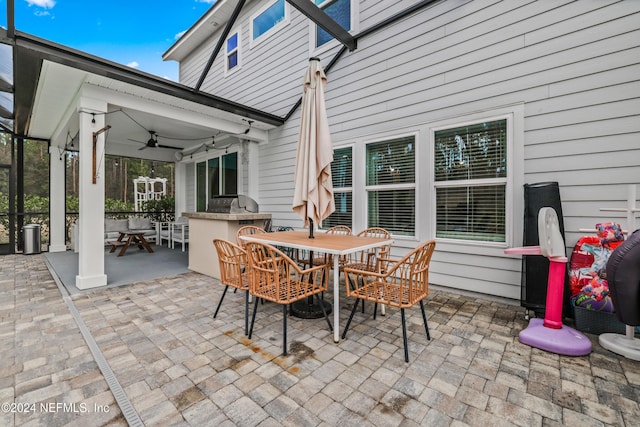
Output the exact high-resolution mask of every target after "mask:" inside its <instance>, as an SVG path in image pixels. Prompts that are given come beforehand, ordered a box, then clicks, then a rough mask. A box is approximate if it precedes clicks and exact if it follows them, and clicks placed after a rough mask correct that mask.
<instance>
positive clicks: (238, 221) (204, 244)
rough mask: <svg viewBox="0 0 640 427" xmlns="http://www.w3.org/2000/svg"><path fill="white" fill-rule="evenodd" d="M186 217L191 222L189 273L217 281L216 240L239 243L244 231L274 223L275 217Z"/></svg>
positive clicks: (192, 214) (205, 214)
mask: <svg viewBox="0 0 640 427" xmlns="http://www.w3.org/2000/svg"><path fill="white" fill-rule="evenodd" d="M182 216H185V217H187V218H189V269H190V270H193V271H195V272H197V273H201V274H206V275H207V276H211V277H214V278H216V279H219V278H220V266H219V264H218V255H217V254H216V249H215V247H214V246H213V239H215V238H219V239H226V240H229V241H230V242H233V243H236V232H237V231H238V229H239V228H240V227H244V226H245V225H257V226H258V227H263V226H264V222H265V220H267V219H271V214H264V213H212V212H183V213H182Z"/></svg>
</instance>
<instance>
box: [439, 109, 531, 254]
mask: <svg viewBox="0 0 640 427" xmlns="http://www.w3.org/2000/svg"><path fill="white" fill-rule="evenodd" d="M516 110H517V109H516V108H511V109H509V108H507V109H505V110H502V111H493V112H487V113H478V114H473V115H468V116H463V117H458V118H457V119H452V120H447V121H443V122H440V123H434V124H431V125H429V128H428V134H429V138H428V139H429V151H430V152H429V167H430V169H431V171H430V173H429V201H430V204H431V208H430V219H431V221H430V225H429V228H430V230H431V232H430V238H431V239H434V240H436V241H437V242H441V243H445V244H453V245H463V246H483V247H493V248H500V249H502V248H507V247H510V246H513V241H514V231H515V230H514V228H515V223H516V222H517V221H516V220H515V218H514V212H515V211H516V210H517V209H516V208H515V202H514V191H513V189H514V182H515V181H516V173H517V171H516V170H515V169H514V168H515V164H514V155H515V154H514V153H515V152H516V151H519V150H518V145H519V144H520V143H519V142H518V141H516V127H517V126H518V123H517V121H518V120H520V119H521V117H519V115H520V114H522V112H521V111H516ZM498 120H506V123H507V124H506V127H507V129H506V132H507V155H506V161H507V175H506V177H505V178H484V179H474V180H455V181H440V182H437V181H435V176H434V173H435V168H434V167H433V165H434V161H435V133H436V132H437V131H439V130H444V129H452V128H457V127H463V126H468V125H473V124H478V123H482V122H493V121H498ZM500 183H504V187H505V241H504V242H491V241H482V240H465V239H453V238H446V237H436V232H437V231H436V227H437V217H436V215H437V206H436V189H437V188H454V187H455V188H462V187H470V186H474V187H475V186H483V185H497V184H500Z"/></svg>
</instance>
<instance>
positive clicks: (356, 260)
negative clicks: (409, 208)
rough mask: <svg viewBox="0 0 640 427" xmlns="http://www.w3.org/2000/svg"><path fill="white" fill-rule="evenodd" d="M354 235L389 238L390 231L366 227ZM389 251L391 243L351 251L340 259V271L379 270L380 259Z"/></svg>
mask: <svg viewBox="0 0 640 427" xmlns="http://www.w3.org/2000/svg"><path fill="white" fill-rule="evenodd" d="M356 236H358V237H377V238H380V239H388V240H391V233H390V232H389V231H388V230H385V229H384V228H381V227H370V228H366V229H364V230H362V231H361V232H359V233H358V234H357V235H356ZM390 252H391V244H388V245H384V246H380V247H378V248H371V249H366V250H364V251H360V252H356V253H353V254H351V255H349V256H348V257H347V258H346V259H345V260H343V261H342V263H341V264H340V271H344V269H345V268H347V267H348V268H352V269H354V270H365V271H381V269H382V268H383V266H382V265H381V264H380V260H381V259H385V258H388V257H389V253H390ZM362 312H363V313H364V302H363V303H362ZM383 314H384V307H383Z"/></svg>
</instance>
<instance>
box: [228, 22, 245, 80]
mask: <svg viewBox="0 0 640 427" xmlns="http://www.w3.org/2000/svg"><path fill="white" fill-rule="evenodd" d="M233 36H237V37H238V43H237V45H236V48H235V49H234V50H232V51H231V52H229V51H228V50H227V46H228V43H229V39H230V38H231V37H233ZM241 41H242V36H241V34H240V30H234V31H232V32H231V33H229V36H228V37H227V39H226V40H225V42H224V51H225V57H224V75H225V77H226V76H228V75H231V74H233V73H235V72H236V71H238V70H239V69H240V68H241V67H242V61H241V48H240V45H241ZM233 52H235V53H236V55H237V58H238V63H237V65H236V66H235V67H233V68H229V54H230V53H233Z"/></svg>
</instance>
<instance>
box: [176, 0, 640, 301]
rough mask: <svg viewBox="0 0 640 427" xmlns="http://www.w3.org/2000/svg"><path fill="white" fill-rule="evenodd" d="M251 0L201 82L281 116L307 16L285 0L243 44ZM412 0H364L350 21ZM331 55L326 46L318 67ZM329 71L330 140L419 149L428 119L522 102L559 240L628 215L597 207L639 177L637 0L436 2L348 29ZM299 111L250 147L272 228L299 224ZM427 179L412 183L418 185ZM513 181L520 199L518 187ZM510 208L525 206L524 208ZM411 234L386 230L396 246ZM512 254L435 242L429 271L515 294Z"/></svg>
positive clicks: (195, 58) (423, 230) (442, 281)
mask: <svg viewBox="0 0 640 427" xmlns="http://www.w3.org/2000/svg"><path fill="white" fill-rule="evenodd" d="M255 3H256V4H255V5H254V4H253V3H252V9H251V10H247V11H245V12H243V14H242V15H241V17H240V20H239V22H240V21H242V20H243V19H244V23H243V24H242V31H243V32H244V34H243V35H242V43H243V48H242V51H241V54H242V55H243V57H242V69H241V70H240V72H238V73H234V74H233V75H232V76H231V77H227V78H225V77H224V76H223V75H222V74H221V73H222V62H220V61H222V57H221V58H219V59H218V60H217V61H216V63H215V64H214V67H213V69H212V72H211V74H210V76H209V77H208V79H207V81H206V83H205V87H206V90H208V91H210V92H212V93H214V94H216V95H220V96H225V97H226V96H228V97H229V99H232V100H234V101H237V102H242V103H245V104H248V105H251V106H254V107H256V108H262V109H265V110H266V111H270V112H276V114H284V113H286V112H287V111H288V110H289V108H291V106H293V105H294V104H295V102H296V101H297V100H298V99H299V98H300V94H301V88H300V79H301V77H302V74H303V73H304V70H305V68H306V65H307V59H308V56H309V52H308V36H309V25H308V21H307V20H306V19H305V18H304V17H302V16H301V15H300V14H299V13H298V12H297V11H295V10H293V9H292V12H291V21H290V23H289V25H288V26H287V27H286V28H285V29H283V30H282V31H280V32H279V33H277V34H275V35H274V36H273V37H272V39H271V40H269V41H268V42H267V43H262V44H259V45H257V46H254V47H252V48H249V40H248V16H249V15H250V13H251V11H252V10H255V8H256V7H259V5H260V4H261V2H255ZM415 3H417V0H415V1H401V2H397V1H392V0H362V1H361V2H360V27H359V28H360V29H361V30H365V29H367V28H369V27H371V26H373V25H375V24H376V23H378V22H380V21H382V20H384V19H386V18H388V17H390V16H392V15H394V14H396V13H397V12H399V11H401V10H403V9H405V8H407V7H409V6H411V5H413V4H415ZM213 44H215V42H214V41H211V42H210V43H208V45H213ZM334 51H335V50H334ZM222 56H223V55H222ZM330 57H331V53H327V54H324V55H323V56H322V62H323V64H324V65H326V64H327V61H328V59H329V58H330ZM207 58H208V56H207V55H206V54H205V53H204V52H196V53H194V54H193V55H191V56H190V57H189V58H188V60H186V61H185V62H184V63H183V64H182V67H181V78H182V77H184V78H185V79H190V80H191V81H193V80H195V79H197V76H198V73H197V71H196V70H197V68H198V67H202V66H203V65H204V62H206V59H207ZM327 77H328V84H327V91H326V102H327V108H328V114H329V122H330V128H331V132H332V137H333V140H334V143H336V144H347V143H351V142H353V141H354V140H356V139H359V140H362V139H363V138H365V137H366V136H367V135H375V134H380V133H389V132H390V131H391V130H394V129H401V130H407V129H412V130H415V129H421V133H420V134H419V135H420V137H419V140H418V144H419V145H420V144H421V147H423V148H421V149H423V150H426V149H427V147H426V143H427V142H428V141H426V140H424V137H425V135H426V134H427V133H428V132H426V131H425V130H426V129H428V126H429V124H430V123H435V122H438V121H441V120H444V119H454V118H456V117H462V116H465V115H469V114H475V113H478V112H482V111H490V110H493V109H503V108H504V107H505V106H508V105H522V106H523V111H524V134H523V136H522V138H523V140H524V147H523V155H524V158H523V159H521V160H520V162H521V164H523V165H524V170H522V171H518V173H521V174H523V176H524V182H527V183H534V182H544V181H558V182H559V183H560V191H561V198H562V205H563V214H564V224H565V230H566V244H567V247H569V248H570V247H572V246H573V244H574V243H575V242H576V241H577V239H578V238H579V237H580V235H582V234H584V233H583V232H580V231H579V230H580V229H581V228H593V226H594V225H595V223H596V222H601V221H603V220H607V219H611V218H613V219H620V220H621V221H620V222H624V219H625V215H624V214H618V213H606V212H602V211H601V210H600V208H601V207H624V206H625V205H626V196H627V189H626V185H627V184H628V183H640V143H638V141H640V2H635V1H614V0H611V1H605V0H582V1H579V2H573V1H569V0H546V1H532V0H510V1H508V2H506V1H498V0H474V1H454V0H445V1H442V2H438V3H435V4H434V5H432V6H430V7H428V8H425V9H423V10H421V11H420V12H418V13H415V14H413V15H411V16H409V17H406V18H405V19H403V20H401V21H398V22H397V23H395V24H394V25H391V26H389V27H387V28H385V29H384V30H381V31H378V32H376V33H374V34H371V35H369V36H367V37H365V38H362V39H360V40H358V49H356V50H355V51H354V52H350V53H346V54H345V55H343V56H342V58H341V59H340V60H339V61H338V62H337V63H336V65H335V66H334V68H333V69H332V70H331V71H330V72H329V73H328V75H327ZM299 114H300V111H299V109H298V111H296V113H295V114H294V115H293V117H292V118H291V119H290V120H289V121H288V122H287V123H285V124H284V125H283V126H281V127H280V128H277V129H274V130H272V131H270V134H269V142H268V143H266V144H261V145H260V165H259V167H260V183H259V191H260V202H261V203H260V209H261V211H264V212H271V213H272V214H273V216H274V225H275V226H278V225H292V226H295V227H299V226H301V225H302V221H301V220H300V219H299V218H297V216H296V215H295V214H294V213H293V212H292V211H291V199H292V195H293V173H294V172H293V164H294V162H295V149H296V139H297V133H298V124H299ZM424 158H425V159H427V157H426V155H425V157H424ZM427 162H430V159H427ZM428 190H429V189H426V188H419V189H418V191H419V192H420V197H423V198H424V197H427V194H428ZM514 192H515V194H514V195H513V197H514V200H515V201H516V202H520V203H521V201H522V198H523V195H522V188H521V187H519V188H514ZM427 204H430V203H427ZM428 215H429V212H417V215H416V218H418V221H419V222H420V224H418V225H417V229H418V230H419V235H418V236H417V238H418V240H426V239H428V238H430V234H429V230H430V221H431V219H430V218H429V217H428ZM514 215H515V216H516V218H522V212H521V210H519V211H518V210H516V212H514ZM518 220H519V219H516V221H518ZM520 221H521V220H520ZM359 225H361V224H359ZM624 225H625V224H623V226H624ZM356 231H357V230H356ZM516 240H519V236H516ZM415 244H416V242H415V241H414V240H410V239H408V240H407V239H405V240H402V239H396V245H395V247H394V252H397V255H400V254H402V253H404V251H406V249H408V248H410V247H413V246H415ZM520 266H521V263H520V260H519V258H518V257H513V256H505V255H504V254H502V249H501V248H495V247H493V248H483V247H482V246H479V245H470V246H465V245H455V244H451V243H447V244H439V245H438V246H437V248H436V253H435V254H434V258H433V261H432V267H431V273H430V280H431V281H432V282H433V283H435V284H438V285H443V286H448V287H453V288H459V289H464V290H470V291H476V292H483V293H488V294H494V295H499V296H506V297H508V298H514V299H517V298H519V296H520Z"/></svg>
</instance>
